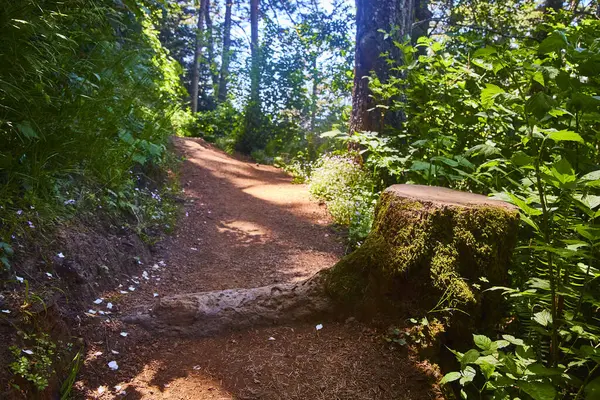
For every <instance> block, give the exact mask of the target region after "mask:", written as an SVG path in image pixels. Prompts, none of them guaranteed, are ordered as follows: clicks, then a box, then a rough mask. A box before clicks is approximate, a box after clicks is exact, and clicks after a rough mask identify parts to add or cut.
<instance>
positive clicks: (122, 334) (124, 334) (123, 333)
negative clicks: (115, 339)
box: [121, 332, 129, 337]
mask: <svg viewBox="0 0 600 400" xmlns="http://www.w3.org/2000/svg"><path fill="white" fill-rule="evenodd" d="M127 335H129V333H127V332H121V336H123V337H127Z"/></svg>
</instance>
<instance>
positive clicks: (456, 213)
mask: <svg viewBox="0 0 600 400" xmlns="http://www.w3.org/2000/svg"><path fill="white" fill-rule="evenodd" d="M517 226H518V212H517V209H516V207H514V206H512V205H511V204H508V203H505V202H502V201H497V200H493V199H490V198H488V197H486V196H482V195H477V194H472V193H466V192H460V191H456V190H451V189H446V188H440V187H432V186H420V185H394V186H391V187H390V188H388V189H387V190H385V191H384V192H383V193H382V195H381V198H380V200H379V203H378V206H377V209H376V212H375V221H374V224H373V227H372V230H371V233H370V234H369V236H368V238H367V239H366V240H365V243H364V244H363V245H362V246H361V247H360V248H359V249H358V250H356V251H355V252H353V253H351V254H349V255H348V256H346V257H345V258H343V259H342V260H340V262H338V263H337V264H336V265H335V266H334V267H332V268H331V269H329V270H327V271H326V274H327V279H326V283H325V285H326V292H327V294H328V295H329V296H330V297H331V298H333V299H335V300H336V301H337V303H338V304H340V305H344V306H346V307H351V308H353V309H354V310H355V311H359V312H363V313H364V312H367V313H368V312H370V311H372V310H373V309H381V308H387V307H390V306H391V307H394V306H395V305H398V303H406V302H407V300H409V299H407V297H408V296H412V297H414V299H413V303H416V304H417V305H418V306H420V307H421V308H423V307H435V306H436V304H438V302H439V300H440V299H442V298H443V299H445V303H446V306H447V307H458V308H460V307H464V308H467V309H471V310H473V305H475V304H477V303H479V302H480V300H481V299H480V297H481V292H480V291H479V290H477V289H476V288H478V287H480V285H481V284H482V281H481V278H483V281H484V282H486V284H487V285H502V284H505V283H506V281H507V277H508V275H507V272H508V265H509V262H510V256H511V254H512V250H513V248H514V245H515V240H516V231H517ZM432 302H433V303H432Z"/></svg>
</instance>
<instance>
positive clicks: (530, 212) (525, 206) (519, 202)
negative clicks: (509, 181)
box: [507, 193, 542, 216]
mask: <svg viewBox="0 0 600 400" xmlns="http://www.w3.org/2000/svg"><path fill="white" fill-rule="evenodd" d="M507 194H508V196H509V197H510V200H511V201H512V203H513V204H514V205H516V206H517V207H519V208H520V209H521V211H522V212H523V213H525V214H526V215H528V216H537V215H542V210H538V209H537V208H533V207H530V206H529V205H528V204H527V203H525V201H524V200H521V199H520V198H518V197H517V196H515V195H514V194H512V193H507Z"/></svg>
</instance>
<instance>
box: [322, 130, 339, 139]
mask: <svg viewBox="0 0 600 400" xmlns="http://www.w3.org/2000/svg"><path fill="white" fill-rule="evenodd" d="M342 135H345V134H344V133H342V131H340V130H339V129H334V130H332V131H327V132H323V133H321V134H320V135H319V136H321V137H322V138H337V137H339V136H342Z"/></svg>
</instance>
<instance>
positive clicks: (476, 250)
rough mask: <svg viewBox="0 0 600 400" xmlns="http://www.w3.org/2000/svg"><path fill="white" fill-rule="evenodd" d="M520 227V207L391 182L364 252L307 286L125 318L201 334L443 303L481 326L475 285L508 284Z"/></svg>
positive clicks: (189, 301)
mask: <svg viewBox="0 0 600 400" xmlns="http://www.w3.org/2000/svg"><path fill="white" fill-rule="evenodd" d="M517 224H518V212H517V209H516V208H515V207H514V206H512V205H510V204H508V203H505V202H502V201H497V200H492V199H490V198H488V197H485V196H481V195H476V194H472V193H464V192H459V191H455V190H450V189H446V188H439V187H429V186H420V185H394V186H391V187H389V188H388V189H386V190H385V191H384V192H383V193H382V195H381V197H380V200H379V203H378V205H377V208H376V211H375V221H374V224H373V228H372V230H371V233H370V234H369V236H368V238H367V239H366V240H365V242H364V243H363V245H362V246H361V247H360V248H358V249H357V250H356V251H354V252H353V253H351V254H349V255H347V256H345V257H344V258H342V259H341V260H340V261H339V262H338V263H337V264H336V265H334V266H333V267H331V268H329V269H325V270H323V271H321V272H319V273H317V274H316V275H315V276H313V277H312V278H310V279H308V280H307V281H304V282H302V283H299V284H283V285H271V286H266V287H261V288H253V289H233V290H224V291H213V292H204V293H195V294H185V295H178V296H171V297H165V298H163V299H160V300H158V301H157V303H156V304H155V305H154V306H153V307H152V309H151V310H150V312H146V313H141V314H138V315H133V316H129V317H127V318H126V321H128V322H137V323H142V324H144V325H145V326H147V327H148V328H151V329H158V330H160V331H162V332H163V333H166V334H169V333H171V334H172V333H175V334H185V335H200V336H205V335H210V334H214V333H217V332H221V331H224V330H234V329H241V328H245V327H249V326H256V325H265V324H274V323H282V322H289V321H293V320H299V319H307V318H315V317H317V316H323V315H324V314H330V313H336V315H343V314H348V313H358V314H362V315H370V314H372V313H374V312H381V311H389V310H396V311H398V309H400V310H402V309H403V307H401V305H402V304H406V303H412V304H416V305H417V308H423V307H425V308H428V307H431V306H432V305H433V306H435V304H436V302H437V303H439V299H443V300H444V302H447V304H448V306H449V307H470V309H471V310H475V309H477V310H478V311H477V313H478V314H479V315H477V316H476V318H479V319H481V318H482V316H481V314H485V313H486V312H485V310H484V309H482V307H481V297H482V296H481V292H480V291H479V290H477V289H476V288H477V287H478V286H477V285H478V284H479V283H480V279H481V278H483V280H484V281H487V282H489V284H491V285H502V284H504V283H505V282H506V280H507V267H508V264H509V262H510V256H511V253H512V250H513V248H514V244H515V240H516V230H517ZM399 305H400V307H398V306H399ZM474 305H478V306H477V308H475V307H473V306H474ZM408 308H410V307H408ZM484 308H487V309H490V308H493V307H489V306H488V307H484ZM481 310H484V311H481ZM484 317H485V316H484ZM477 325H478V324H477Z"/></svg>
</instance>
